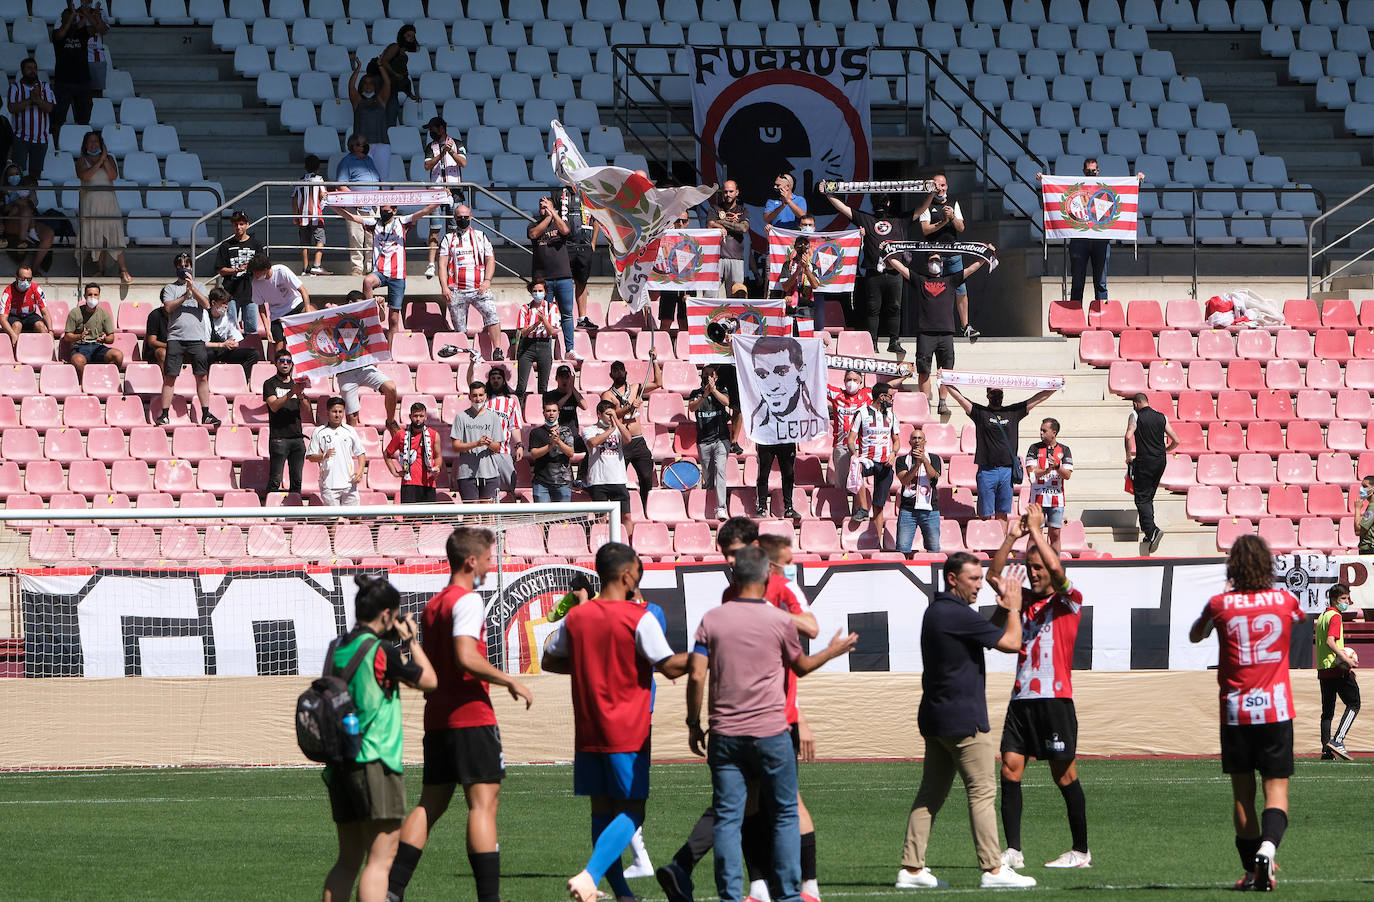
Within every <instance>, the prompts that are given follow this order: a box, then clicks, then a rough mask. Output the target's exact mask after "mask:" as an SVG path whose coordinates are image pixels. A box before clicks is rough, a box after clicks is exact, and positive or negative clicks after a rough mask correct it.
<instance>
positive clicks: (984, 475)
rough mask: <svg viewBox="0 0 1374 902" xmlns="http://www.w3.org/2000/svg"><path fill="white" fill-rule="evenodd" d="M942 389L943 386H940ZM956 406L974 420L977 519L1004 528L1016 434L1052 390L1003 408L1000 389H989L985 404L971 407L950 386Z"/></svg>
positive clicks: (1010, 494)
mask: <svg viewBox="0 0 1374 902" xmlns="http://www.w3.org/2000/svg"><path fill="white" fill-rule="evenodd" d="M941 387H942V388H943V387H944V386H941ZM949 393H950V395H951V396H953V398H954V400H955V402H956V403H957V404H958V405H959V406H960V407H962V408H964V413H966V414H968V416H969V419H971V420H973V430H974V438H975V445H974V452H973V462H974V464H975V465H976V466H977V467H978V475H977V480H978V516H979V517H982V518H983V519H984V520H988V519H991V518H993V517H996V518H997V519H998V520H1001V521H1002V522H1003V523H1004V524H1005V523H1006V522H1007V517H1008V516H1009V515H1010V514H1011V501H1012V494H1013V492H1012V484H1011V482H1012V480H1011V476H1012V468H1013V466H1014V464H1015V463H1016V457H1017V449H1018V448H1019V447H1020V443H1019V442H1018V441H1017V430H1018V429H1020V427H1021V420H1023V419H1024V418H1025V416H1026V414H1028V413H1030V412H1031V411H1032V410H1034V409H1035V408H1036V407H1038V406H1039V405H1041V404H1043V403H1044V402H1045V401H1046V400H1048V399H1049V397H1050V395H1052V394H1054V391H1053V390H1052V389H1045V390H1044V391H1040V392H1036V393H1035V394H1033V395H1031V396H1030V397H1029V398H1027V399H1026V400H1024V401H1017V402H1016V403H1015V404H1012V405H1010V406H1003V404H1002V389H1000V388H989V389H988V403H987V404H985V405H984V404H974V403H973V402H972V401H970V400H969V399H968V398H965V397H964V396H963V394H962V393H961V392H960V391H959V389H958V388H957V387H956V386H953V385H951V386H949Z"/></svg>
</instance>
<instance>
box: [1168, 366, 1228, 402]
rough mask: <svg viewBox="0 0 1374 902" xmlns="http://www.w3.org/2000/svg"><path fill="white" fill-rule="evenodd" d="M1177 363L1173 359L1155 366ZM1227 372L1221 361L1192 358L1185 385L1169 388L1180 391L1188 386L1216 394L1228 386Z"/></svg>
mask: <svg viewBox="0 0 1374 902" xmlns="http://www.w3.org/2000/svg"><path fill="white" fill-rule="evenodd" d="M1177 365H1178V364H1177V363H1176V362H1173V361H1170V362H1168V363H1159V364H1155V366H1168V367H1174V366H1177ZM1235 365H1236V364H1235V363H1234V362H1232V364H1231V366H1232V367H1235ZM1226 372H1227V371H1226V370H1223V369H1222V368H1221V363H1220V362H1219V361H1216V360H1191V361H1189V362H1188V371H1187V373H1186V375H1185V380H1186V384H1185V386H1184V387H1180V388H1176V389H1175V388H1170V389H1169V390H1170V391H1174V392H1175V393H1178V392H1182V391H1184V390H1185V388H1188V389H1192V390H1193V391H1201V392H1206V393H1207V394H1210V395H1215V394H1216V393H1217V392H1219V391H1221V390H1222V389H1224V388H1225V387H1226ZM1151 387H1153V386H1151Z"/></svg>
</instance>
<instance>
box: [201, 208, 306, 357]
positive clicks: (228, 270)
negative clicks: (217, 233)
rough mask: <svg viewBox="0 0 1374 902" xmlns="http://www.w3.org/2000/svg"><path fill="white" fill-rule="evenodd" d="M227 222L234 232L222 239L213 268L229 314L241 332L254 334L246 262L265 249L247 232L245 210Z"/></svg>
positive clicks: (250, 279)
mask: <svg viewBox="0 0 1374 902" xmlns="http://www.w3.org/2000/svg"><path fill="white" fill-rule="evenodd" d="M229 224H230V225H231V226H232V227H233V229H234V234H233V235H231V236H229V237H228V238H226V239H224V241H223V243H221V244H220V246H219V250H218V251H217V252H216V253H215V270H216V271H217V272H218V273H219V284H220V287H221V288H223V289H224V290H225V291H227V292H229V315H230V316H232V317H233V318H234V321H235V322H238V323H242V324H243V331H244V332H246V333H248V334H249V335H254V334H256V333H257V331H258V307H257V304H255V303H253V274H252V273H250V272H249V271H248V264H249V263H251V262H252V261H253V258H254V257H256V256H257V255H258V254H262V253H265V250H266V249H265V248H264V247H263V246H262V242H261V241H259V240H258V239H256V238H254V237H253V236H252V235H250V234H248V226H249V220H248V214H247V213H245V212H243V211H242V210H235V211H234V214H233V215H232V216H230V217H229ZM302 275H304V273H302Z"/></svg>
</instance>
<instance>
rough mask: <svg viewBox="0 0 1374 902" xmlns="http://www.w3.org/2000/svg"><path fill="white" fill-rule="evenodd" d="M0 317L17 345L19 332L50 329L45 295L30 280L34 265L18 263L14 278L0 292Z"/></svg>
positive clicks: (1, 322)
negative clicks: (0, 315)
mask: <svg viewBox="0 0 1374 902" xmlns="http://www.w3.org/2000/svg"><path fill="white" fill-rule="evenodd" d="M0 314H2V315H3V317H4V319H3V320H0V326H3V327H4V329H5V333H6V334H7V335H9V337H10V342H11V343H13V344H15V345H18V344H19V334H20V333H21V332H48V333H51V332H52V314H51V313H49V312H48V299H47V295H45V294H44V293H43V289H42V288H40V287H39V285H38V283H37V282H35V281H34V280H33V267H32V266H29V265H28V264H27V263H21V264H19V268H18V269H16V270H15V271H14V281H13V282H11V283H10V284H8V285H6V286H5V290H4V292H3V293H0Z"/></svg>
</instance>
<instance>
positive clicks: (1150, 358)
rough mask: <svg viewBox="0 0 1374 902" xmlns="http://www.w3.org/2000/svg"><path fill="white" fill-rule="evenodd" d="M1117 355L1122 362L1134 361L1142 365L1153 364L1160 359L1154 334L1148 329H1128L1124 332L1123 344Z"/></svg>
mask: <svg viewBox="0 0 1374 902" xmlns="http://www.w3.org/2000/svg"><path fill="white" fill-rule="evenodd" d="M1117 353H1118V356H1120V357H1121V359H1122V360H1134V361H1138V362H1140V363H1153V362H1154V361H1156V360H1158V359H1159V354H1158V352H1157V351H1156V350H1155V336H1154V333H1152V332H1150V331H1149V330H1148V329H1126V330H1124V331H1122V333H1121V343H1120V347H1119V349H1118V352H1117Z"/></svg>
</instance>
